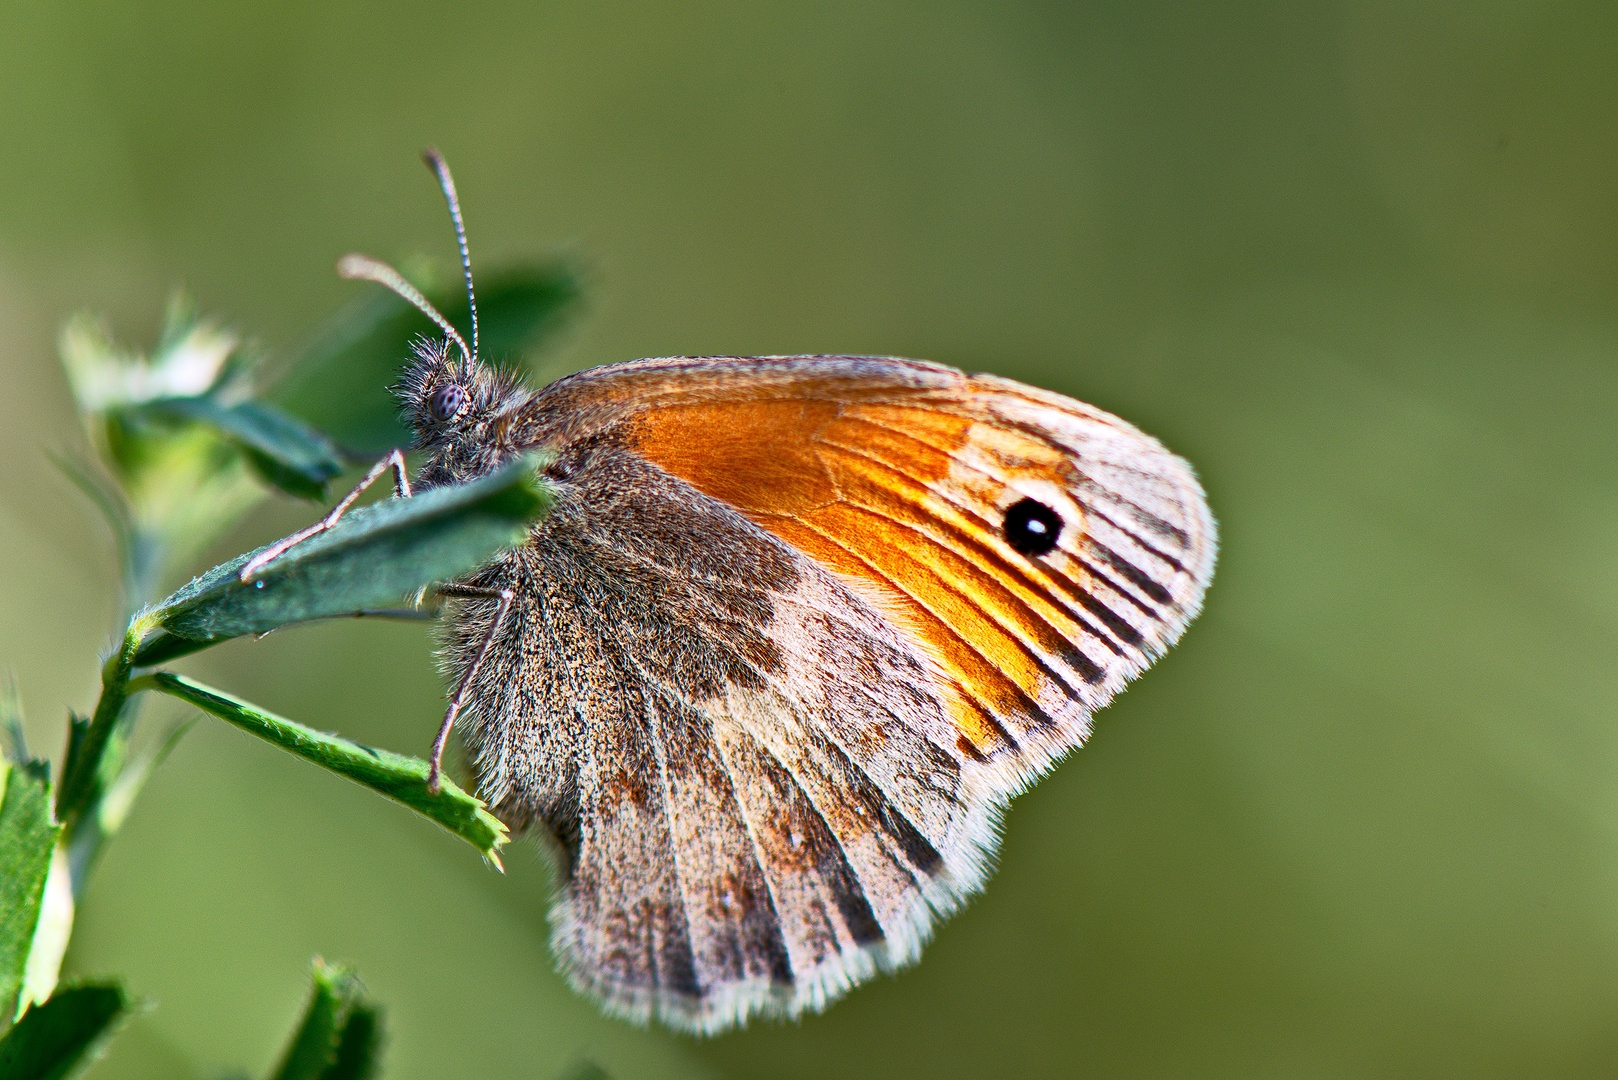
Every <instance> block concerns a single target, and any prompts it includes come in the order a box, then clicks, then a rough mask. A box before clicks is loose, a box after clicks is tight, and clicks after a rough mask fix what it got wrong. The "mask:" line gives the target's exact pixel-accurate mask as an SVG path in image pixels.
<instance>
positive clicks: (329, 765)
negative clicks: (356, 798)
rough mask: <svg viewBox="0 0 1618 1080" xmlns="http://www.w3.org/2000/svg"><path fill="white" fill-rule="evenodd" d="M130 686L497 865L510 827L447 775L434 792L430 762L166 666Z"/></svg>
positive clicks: (138, 679) (136, 680) (132, 689)
mask: <svg viewBox="0 0 1618 1080" xmlns="http://www.w3.org/2000/svg"><path fill="white" fill-rule="evenodd" d="M130 689H131V691H134V690H140V689H154V690H161V691H163V692H164V693H166V694H171V695H173V696H174V697H177V698H179V699H181V700H182V701H188V702H190V703H191V704H192V705H195V706H196V707H197V708H199V709H201V710H202V711H203V712H206V713H210V714H211V715H213V716H217V717H219V719H221V720H224V721H227V722H229V723H232V724H235V725H236V726H237V727H239V728H241V729H242V730H244V731H248V732H251V733H252V734H254V735H257V736H258V737H259V738H261V739H264V740H266V741H267V742H272V743H274V744H275V745H277V746H279V747H281V748H282V749H284V750H290V751H291V752H292V753H294V754H297V755H298V756H299V757H301V758H303V759H304V760H306V761H312V762H314V763H315V764H316V765H319V766H321V767H322V768H325V769H329V770H330V771H332V772H334V773H336V774H337V775H339V776H344V777H347V778H348V779H350V780H352V781H354V782H355V783H357V784H363V785H364V786H365V787H368V788H370V789H371V790H373V791H376V792H379V793H381V794H383V795H386V796H387V797H388V798H390V799H392V800H394V801H395V802H398V803H402V804H403V805H405V806H408V807H409V808H410V809H412V810H414V811H416V812H417V813H418V814H422V815H424V816H426V817H428V818H431V819H432V820H433V821H435V822H437V823H438V824H439V825H442V826H443V827H444V828H446V829H448V830H449V831H450V832H452V833H454V834H455V835H456V836H459V837H460V838H461V839H463V840H465V841H466V842H467V843H469V844H471V845H472V846H473V847H475V848H477V849H478V850H479V851H480V852H482V853H483V855H484V856H485V857H487V858H488V859H490V860H491V861H492V862H494V864H495V865H496V866H498V865H500V856H499V851H500V848H501V846H503V845H504V844H505V842H506V839H507V832H506V827H505V826H504V825H503V824H501V822H500V820H499V819H498V818H496V817H495V816H494V815H493V814H491V813H489V811H488V808H487V807H485V806H484V805H483V803H482V802H481V801H480V800H478V799H477V798H475V797H474V796H472V795H469V794H467V793H466V792H465V791H462V790H461V789H460V788H459V787H457V786H456V785H455V783H454V782H453V781H451V780H450V779H449V778H448V777H445V778H444V780H443V787H441V788H440V789H439V791H438V793H437V794H436V795H435V794H433V793H431V792H429V791H428V790H427V763H426V762H425V761H422V760H421V759H420V758H413V757H406V756H404V755H403V754H395V753H393V752H391V751H388V750H376V749H373V748H371V747H369V746H362V745H360V744H359V743H356V742H350V741H349V740H348V739H345V738H342V737H341V736H338V735H331V734H328V733H327V732H324V731H316V730H314V729H313V728H309V727H305V726H304V725H302V724H300V723H297V722H296V721H293V720H288V719H286V718H285V717H281V716H277V715H275V714H274V713H272V712H266V711H265V710H263V709H261V708H259V707H258V706H257V705H254V704H252V703H251V702H248V701H243V700H242V699H241V698H238V697H233V696H232V695H230V694H227V693H225V692H223V691H221V690H215V689H214V688H213V687H211V686H204V685H203V684H202V683H199V682H196V681H195V680H192V679H187V678H185V677H183V676H180V675H173V674H170V673H169V672H166V671H159V672H154V673H153V674H151V675H145V676H141V677H140V678H137V679H135V680H134V681H132V682H131V683H130Z"/></svg>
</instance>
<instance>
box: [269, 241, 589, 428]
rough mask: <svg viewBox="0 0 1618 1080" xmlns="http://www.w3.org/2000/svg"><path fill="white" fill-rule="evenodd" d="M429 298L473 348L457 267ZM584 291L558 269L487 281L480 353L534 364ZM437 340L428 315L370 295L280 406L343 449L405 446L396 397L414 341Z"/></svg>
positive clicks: (312, 357) (313, 350)
mask: <svg viewBox="0 0 1618 1080" xmlns="http://www.w3.org/2000/svg"><path fill="white" fill-rule="evenodd" d="M412 276H413V277H417V278H419V277H420V275H412ZM444 277H445V278H446V279H448V278H450V275H448V274H446V275H444ZM417 284H418V285H420V284H422V283H421V282H420V281H419V280H418V281H417ZM425 291H426V292H427V294H428V296H429V298H430V299H431V300H432V301H433V304H434V305H435V306H436V307H437V308H438V310H440V311H442V312H443V313H444V315H445V316H446V317H447V318H448V319H449V320H450V321H451V322H452V323H454V324H455V325H456V326H457V327H459V328H460V329H461V332H462V333H463V334H466V335H467V340H468V341H470V340H471V337H470V327H471V320H470V319H469V318H468V308H467V303H466V293H465V291H464V290H463V288H462V286H461V278H460V274H459V267H456V273H455V274H454V275H453V280H452V283H449V284H447V285H446V287H445V288H443V289H437V288H428V289H426V290H425ZM579 292H580V290H579V282H578V278H577V277H576V276H575V275H574V274H573V273H572V272H571V271H570V270H568V269H567V268H565V267H561V266H556V265H551V266H544V265H529V266H521V267H516V268H514V269H509V270H505V271H501V272H497V273H494V274H488V275H484V276H483V278H482V279H481V280H479V282H478V334H479V342H478V351H479V352H480V353H481V354H482V355H483V357H484V358H486V359H492V360H496V361H504V360H507V359H511V358H517V357H527V356H531V355H532V354H533V352H534V351H535V350H536V349H537V348H538V347H539V345H540V344H542V343H543V341H544V340H545V339H546V338H547V337H548V336H549V335H550V333H551V332H552V331H554V330H556V329H557V328H559V327H560V326H561V325H562V324H563V323H564V322H565V321H566V317H567V315H568V314H569V313H570V312H571V311H572V309H573V308H574V307H575V305H576V303H577V301H578V298H579ZM438 334H439V331H438V328H437V327H435V326H434V325H433V324H432V323H431V322H430V321H429V320H428V319H427V317H426V316H425V315H423V314H421V313H420V312H419V311H417V310H416V309H415V308H413V307H411V306H410V305H409V304H407V303H405V302H404V301H403V300H401V299H399V298H398V297H397V296H394V295H393V294H392V293H390V292H387V291H385V290H382V289H374V290H367V291H366V292H365V293H364V294H363V295H362V296H361V297H360V298H359V299H357V300H355V301H354V302H353V303H352V304H350V305H348V306H347V307H346V308H344V309H343V310H342V311H341V312H339V313H338V315H337V317H336V318H335V319H334V320H333V321H332V324H331V326H330V327H329V329H327V331H326V332H325V333H323V334H321V335H320V336H319V337H318V338H317V339H316V340H315V342H314V343H313V344H312V345H310V346H309V347H308V348H307V349H306V350H304V352H303V354H302V355H301V356H299V357H298V358H296V359H295V360H294V361H292V363H291V365H290V366H291V368H292V371H293V374H292V375H291V376H290V377H289V378H288V379H286V380H284V381H283V382H282V384H281V387H280V388H279V389H278V390H277V391H276V393H275V395H274V397H275V400H276V401H277V402H278V403H279V404H280V405H282V406H284V407H285V408H287V409H289V410H291V411H292V412H295V413H297V414H298V415H299V416H302V417H304V418H306V419H308V420H309V421H310V422H311V423H313V424H315V425H316V426H318V427H320V428H321V429H322V430H324V431H327V432H330V433H331V434H332V436H333V437H334V438H336V439H337V440H338V441H339V442H341V443H342V444H344V445H345V446H360V447H367V448H370V449H371V450H374V451H375V452H376V453H377V454H378V455H379V454H380V453H382V452H385V451H387V450H390V449H392V448H394V447H396V446H406V445H408V444H409V441H410V433H409V432H407V431H406V430H405V429H404V428H403V426H401V425H400V423H399V419H398V409H399V406H398V403H397V402H396V401H395V400H394V399H393V396H392V394H391V393H390V392H389V388H390V387H391V386H392V385H393V383H394V382H395V380H396V379H397V378H398V373H399V368H400V366H401V365H403V364H404V363H405V361H406V360H408V359H409V356H410V342H411V340H412V339H414V338H416V337H420V336H424V335H425V336H428V337H437V336H438Z"/></svg>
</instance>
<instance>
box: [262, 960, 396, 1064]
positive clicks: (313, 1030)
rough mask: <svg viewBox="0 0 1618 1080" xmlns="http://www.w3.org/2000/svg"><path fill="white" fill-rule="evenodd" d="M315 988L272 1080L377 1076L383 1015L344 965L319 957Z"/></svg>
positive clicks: (316, 962) (315, 974)
mask: <svg viewBox="0 0 1618 1080" xmlns="http://www.w3.org/2000/svg"><path fill="white" fill-rule="evenodd" d="M313 974H314V988H313V990H312V991H311V992H310V995H309V1007H308V1008H307V1009H305V1010H304V1014H303V1022H302V1023H300V1024H299V1025H298V1030H297V1031H296V1032H294V1033H293V1036H292V1042H291V1043H290V1044H288V1046H287V1051H286V1055H285V1056H284V1057H283V1058H282V1060H281V1065H280V1067H279V1068H277V1069H276V1070H275V1072H274V1073H273V1074H272V1080H368V1078H369V1077H372V1076H374V1075H376V1071H377V1064H378V1050H379V1048H380V1044H381V1015H380V1013H379V1012H378V1010H377V1009H376V1008H375V1007H374V1006H372V1005H371V1004H370V1003H368V1002H367V1001H366V1000H365V998H364V997H363V996H362V995H363V990H364V987H363V986H361V985H360V981H359V979H358V978H356V977H355V975H354V973H353V972H352V971H351V970H350V969H349V968H348V967H346V966H344V965H342V964H328V963H326V962H325V961H324V960H321V959H319V958H318V957H317V958H316V959H315V964H314V973H313Z"/></svg>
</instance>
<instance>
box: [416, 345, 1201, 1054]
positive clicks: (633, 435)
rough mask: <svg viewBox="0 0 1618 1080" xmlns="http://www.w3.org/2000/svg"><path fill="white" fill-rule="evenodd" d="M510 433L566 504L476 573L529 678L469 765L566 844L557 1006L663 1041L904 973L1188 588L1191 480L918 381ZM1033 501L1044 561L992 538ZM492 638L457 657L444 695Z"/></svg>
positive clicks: (601, 377)
mask: <svg viewBox="0 0 1618 1080" xmlns="http://www.w3.org/2000/svg"><path fill="white" fill-rule="evenodd" d="M501 423H502V425H503V429H504V430H505V431H507V432H508V433H509V434H510V436H511V437H512V439H513V441H514V442H515V443H516V444H517V445H543V446H546V447H548V448H550V449H552V450H554V451H556V452H557V453H558V458H557V461H558V466H557V468H556V472H555V475H556V476H557V478H558V483H559V485H560V488H561V495H560V496H559V498H558V502H557V507H556V509H555V511H553V513H552V515H551V516H550V517H549V518H547V519H546V521H545V522H544V523H543V524H542V525H541V527H540V531H539V533H538V534H537V535H536V537H535V543H534V544H533V545H531V546H529V547H527V548H524V549H522V550H521V551H519V552H516V553H513V554H512V555H511V556H510V557H508V558H507V559H505V560H503V561H502V562H501V563H499V564H496V565H495V566H493V567H491V568H490V569H489V570H488V571H487V573H486V577H487V580H486V581H484V582H483V583H484V584H490V585H493V584H502V583H503V584H516V585H517V586H518V594H519V598H518V603H517V604H516V605H515V607H514V608H513V615H512V617H511V619H510V623H509V625H508V626H506V627H505V628H503V629H502V631H501V633H500V636H499V638H498V640H497V641H496V642H495V644H494V654H495V655H500V656H504V657H507V658H509V662H506V663H502V664H500V665H498V666H497V667H498V670H502V671H506V672H510V671H514V670H520V671H521V672H523V673H524V677H523V678H520V679H515V680H514V679H510V678H506V679H504V680H502V679H501V678H500V677H499V676H497V675H496V674H495V669H491V670H490V671H486V672H484V673H483V674H482V675H481V676H480V678H479V680H478V685H477V686H476V688H475V692H474V694H473V698H472V701H473V708H472V709H471V710H470V711H469V713H468V715H467V717H466V724H465V728H464V736H465V738H466V741H467V745H468V748H469V751H470V755H469V756H470V757H471V759H472V762H473V767H474V771H475V772H476V773H477V774H478V779H479V789H480V791H481V792H482V793H483V794H484V795H485V797H486V798H489V799H490V801H491V802H492V803H494V804H495V805H496V807H497V809H498V811H499V812H500V813H502V815H503V816H505V817H506V818H507V819H508V820H511V821H512V822H513V824H515V825H519V826H520V825H522V824H525V823H527V822H529V821H533V820H539V821H542V822H543V823H544V824H545V826H546V827H547V828H548V829H549V831H550V832H551V834H552V835H553V836H555V837H556V838H557V839H558V840H559V841H560V845H561V848H562V850H563V856H564V860H563V861H564V864H565V866H566V870H567V874H568V882H567V886H566V888H565V889H564V890H563V894H562V896H561V898H560V900H559V903H558V906H557V910H556V912H555V913H553V925H554V929H555V939H554V943H555V946H556V949H557V951H558V954H559V955H560V956H561V958H562V961H563V964H564V966H565V967H566V968H567V969H568V971H569V974H570V977H571V978H572V980H573V981H574V983H575V984H576V985H578V986H580V987H581V988H584V989H586V990H588V991H590V992H591V993H593V994H595V995H597V996H599V997H601V998H602V999H603V1000H604V1001H606V1002H607V1003H608V1005H609V1006H610V1007H612V1008H614V1009H615V1010H616V1011H619V1012H621V1013H624V1014H627V1015H630V1016H636V1017H645V1016H647V1015H652V1014H655V1015H658V1016H660V1017H661V1018H663V1019H664V1020H666V1021H668V1022H670V1023H672V1024H675V1025H676V1026H680V1027H686V1028H690V1029H695V1030H701V1031H715V1030H720V1029H722V1028H724V1027H727V1026H730V1025H732V1024H734V1023H737V1022H739V1021H741V1020H743V1019H745V1018H746V1017H747V1016H748V1015H750V1014H751V1013H753V1012H771V1013H777V1014H786V1015H796V1014H797V1013H799V1012H802V1011H803V1010H805V1009H808V1008H818V1007H820V1006H822V1005H823V1004H824V1003H825V1002H827V1001H829V1000H831V999H832V998H834V997H836V996H838V995H839V994H840V993H842V992H843V991H845V990H846V989H848V988H849V987H850V986H852V985H853V984H855V983H857V982H858V981H860V980H861V979H863V978H864V977H866V976H867V975H868V974H870V973H871V972H872V971H875V970H878V969H885V968H891V967H894V966H897V965H898V964H901V963H904V962H907V961H909V960H911V959H913V958H914V957H915V956H916V955H917V954H918V953H919V950H920V947H921V944H922V942H923V941H924V940H925V939H926V937H927V936H928V935H929V933H930V931H931V927H932V926H933V924H934V922H935V921H936V918H937V917H938V916H939V915H941V914H943V913H946V912H948V911H949V910H951V909H952V908H953V907H954V906H955V905H956V904H957V903H959V901H960V900H961V899H962V898H963V897H964V896H966V895H969V894H970V893H971V892H972V891H974V890H975V889H976V888H977V887H978V886H979V885H980V884H981V881H982V878H983V876H984V874H985V873H986V867H987V863H988V858H989V855H990V854H991V853H992V849H993V847H994V844H995V829H994V824H995V817H996V815H997V813H998V810H999V807H1000V806H1001V805H1003V803H1004V802H1005V800H1006V799H1007V798H1008V797H1009V796H1010V795H1011V794H1012V793H1014V792H1015V791H1016V790H1018V789H1020V788H1021V787H1022V786H1024V785H1025V784H1026V783H1028V782H1029V781H1030V780H1031V779H1032V778H1033V777H1034V776H1036V775H1038V773H1039V772H1041V771H1042V770H1044V769H1045V768H1046V767H1048V765H1049V764H1050V762H1051V761H1052V760H1053V759H1054V758H1055V757H1056V756H1057V755H1059V754H1061V753H1062V752H1064V751H1066V750H1067V749H1069V748H1071V747H1072V746H1075V745H1077V744H1078V743H1079V742H1081V741H1082V740H1083V738H1084V737H1085V735H1086V734H1087V733H1088V730H1089V718H1090V714H1091V712H1092V711H1093V710H1094V709H1096V708H1099V707H1100V706H1101V705H1103V704H1104V703H1105V702H1106V701H1107V700H1108V698H1110V696H1111V695H1112V694H1113V693H1115V692H1116V691H1117V690H1118V689H1119V688H1120V687H1121V686H1122V685H1123V683H1124V682H1125V681H1126V680H1127V679H1128V678H1130V677H1131V676H1133V675H1134V674H1136V673H1137V672H1139V671H1140V670H1141V669H1142V668H1143V667H1144V666H1145V665H1147V664H1148V663H1150V662H1151V660H1152V659H1153V658H1154V657H1156V656H1157V655H1158V654H1160V653H1161V652H1162V651H1163V650H1164V649H1166V648H1167V647H1168V646H1169V645H1170V644H1172V643H1173V641H1174V640H1175V638H1177V637H1178V635H1179V634H1180V633H1181V631H1183V629H1184V628H1185V625H1186V624H1187V622H1188V621H1189V620H1190V619H1191V617H1192V616H1193V615H1194V614H1195V612H1196V610H1197V607H1198V605H1199V603H1200V600H1201V596H1202V592H1203V589H1204V588H1205V586H1206V584H1207V580H1208V576H1209V574H1210V573H1211V570H1212V564H1213V550H1214V532H1213V523H1212V519H1211V518H1210V516H1209V514H1208V510H1207V507H1206V504H1205V502H1204V500H1203V497H1202V492H1201V489H1200V487H1199V486H1198V485H1197V482H1196V480H1195V478H1194V477H1193V475H1192V474H1191V471H1190V469H1189V468H1188V467H1187V466H1186V465H1185V464H1184V462H1182V461H1180V460H1179V459H1178V458H1175V457H1173V456H1172V455H1170V454H1168V453H1167V452H1166V451H1164V450H1163V449H1162V447H1160V446H1159V445H1158V444H1157V443H1156V442H1154V441H1153V440H1151V439H1150V438H1148V437H1147V436H1145V435H1143V434H1141V433H1140V432H1138V431H1136V430H1135V429H1134V428H1132V427H1129V426H1128V425H1127V424H1124V423H1123V422H1122V421H1120V420H1117V419H1116V418H1114V417H1111V416H1109V415H1107V414H1105V413H1102V412H1100V411H1099V410H1095V409H1091V408H1090V407H1088V406H1085V405H1081V404H1079V403H1077V402H1074V401H1071V400H1069V399H1067V398H1063V397H1060V396H1058V395H1054V394H1047V393H1044V392H1042V391H1038V390H1034V389H1032V388H1029V387H1025V386H1022V385H1020V384H1017V383H1014V382H1010V381H1007V380H1002V379H997V378H993V377H990V376H968V375H963V374H962V373H960V372H957V371H954V370H953V369H949V368H944V367H940V366H937V365H931V364H923V363H918V362H914V361H904V360H892V359H883V358H862V357H787V358H764V359H752V360H748V359H738V358H696V359H672V360H656V361H640V362H637V363H634V364H625V365H617V366H614V367H608V368H601V369H596V370H594V371H590V372H585V373H582V374H581V375H578V376H573V377H570V378H568V379H564V380H561V381H559V382H557V383H554V384H552V385H551V386H550V387H547V388H546V389H545V390H544V391H543V392H542V393H541V394H540V395H539V396H538V397H536V398H535V399H534V400H533V401H532V402H531V403H530V405H528V406H525V408H524V411H523V413H522V414H521V415H515V416H512V417H510V418H508V419H505V420H502V422H501ZM1030 500H1031V501H1032V504H1033V505H1035V506H1037V507H1041V508H1044V511H1045V512H1044V513H1043V514H1042V515H1038V516H1040V520H1042V521H1043V522H1045V523H1046V525H1048V526H1049V528H1048V529H1047V530H1046V531H1045V532H1044V533H1043V534H1042V535H1041V536H1034V537H1032V538H1031V537H1030V536H1029V535H1028V534H1027V533H1026V532H1024V533H1019V532H1018V531H1017V528H1016V526H1017V523H1018V519H1017V517H1016V514H1015V513H1012V527H1011V528H1010V530H1009V531H1008V524H1007V517H1008V513H1010V512H1012V511H1013V508H1015V507H1018V506H1019V505H1023V506H1027V505H1029V501H1030ZM1030 539H1032V540H1033V541H1036V542H1032V543H1030V542H1029V541H1030ZM1036 551H1037V552H1041V553H1039V554H1035V553H1033V552H1036ZM490 613H491V611H490V606H489V605H479V604H476V603H473V604H470V605H468V606H467V607H466V608H465V609H464V611H463V617H462V618H461V619H460V620H458V621H457V623H456V624H455V627H454V629H453V631H452V640H451V642H450V648H449V649H448V650H447V656H448V660H449V664H448V666H449V668H450V674H451V676H452V677H457V676H458V675H459V672H460V671H462V670H464V668H465V665H466V664H467V662H468V661H469V659H470V657H471V655H472V654H473V653H474V652H475V650H476V648H477V645H478V642H479V641H480V639H481V636H482V629H483V627H484V626H486V625H487V621H486V620H487V617H488V615H489V614H490Z"/></svg>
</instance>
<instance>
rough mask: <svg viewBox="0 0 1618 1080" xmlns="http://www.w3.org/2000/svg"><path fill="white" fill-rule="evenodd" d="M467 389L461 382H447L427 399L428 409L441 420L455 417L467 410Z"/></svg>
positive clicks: (435, 417)
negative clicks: (462, 386)
mask: <svg viewBox="0 0 1618 1080" xmlns="http://www.w3.org/2000/svg"><path fill="white" fill-rule="evenodd" d="M466 404H467V398H466V391H465V390H463V389H462V388H461V384H460V383H445V384H444V385H443V386H440V387H439V388H438V389H437V390H434V391H433V393H432V396H431V397H429V398H428V399H427V411H428V412H430V413H432V414H433V419H435V420H438V421H440V422H444V421H449V420H453V419H455V418H456V417H457V416H459V415H461V413H463V412H465V411H466Z"/></svg>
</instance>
